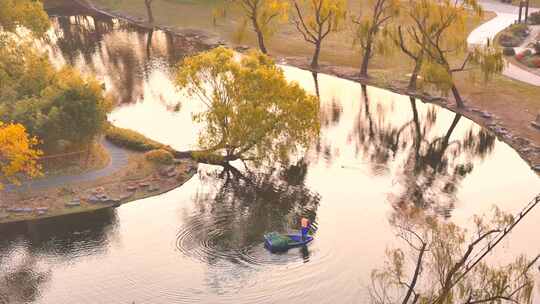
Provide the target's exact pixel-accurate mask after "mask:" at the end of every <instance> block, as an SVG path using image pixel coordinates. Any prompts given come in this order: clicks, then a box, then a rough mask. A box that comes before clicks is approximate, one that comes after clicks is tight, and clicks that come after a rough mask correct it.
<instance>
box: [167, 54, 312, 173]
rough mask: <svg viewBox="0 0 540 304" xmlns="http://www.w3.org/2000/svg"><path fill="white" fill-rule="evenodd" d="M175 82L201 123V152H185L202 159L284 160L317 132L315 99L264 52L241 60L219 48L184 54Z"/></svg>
mask: <svg viewBox="0 0 540 304" xmlns="http://www.w3.org/2000/svg"><path fill="white" fill-rule="evenodd" d="M176 84H177V86H178V87H179V88H180V89H184V90H185V91H186V92H187V93H188V94H189V95H191V96H194V97H197V98H198V100H199V101H200V102H201V103H202V105H203V106H204V110H203V111H202V112H200V113H197V114H196V115H195V116H194V119H195V120H196V121H198V122H202V123H203V124H204V128H203V130H202V131H201V133H200V134H199V146H200V148H201V149H202V151H199V152H198V153H190V154H191V155H195V157H197V158H199V159H201V160H202V161H206V162H210V163H215V164H226V163H228V162H230V161H233V160H238V159H242V160H251V161H253V162H255V163H256V164H261V163H263V162H264V161H270V162H278V161H279V162H283V163H286V162H287V161H288V157H289V155H290V154H291V153H294V152H296V151H299V149H303V148H307V147H309V146H310V145H311V143H312V141H313V140H314V139H315V138H316V136H317V135H318V132H319V115H318V113H319V103H318V101H317V98H316V97H315V96H312V95H309V94H307V93H306V92H305V91H304V90H303V89H302V88H301V87H300V86H299V84H298V83H295V82H292V83H289V82H288V81H287V80H286V79H285V75H284V73H283V71H282V70H281V69H280V68H279V67H278V66H276V65H275V63H274V62H273V61H272V59H270V58H269V57H267V56H266V55H264V54H262V53H260V52H256V51H253V52H251V53H249V54H248V55H246V56H244V57H243V58H242V59H240V60H237V59H235V58H234V52H233V51H232V50H230V49H227V48H223V47H219V48H216V49H214V50H212V51H208V52H205V53H202V54H199V55H196V56H193V57H189V58H186V59H185V60H184V61H183V63H182V64H181V65H180V66H179V69H178V71H177V75H176Z"/></svg>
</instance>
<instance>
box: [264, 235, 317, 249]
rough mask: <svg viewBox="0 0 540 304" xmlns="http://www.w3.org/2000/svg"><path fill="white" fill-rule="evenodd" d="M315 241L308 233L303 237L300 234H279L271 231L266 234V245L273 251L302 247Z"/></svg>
mask: <svg viewBox="0 0 540 304" xmlns="http://www.w3.org/2000/svg"><path fill="white" fill-rule="evenodd" d="M311 241H313V237H312V236H310V235H308V236H306V238H305V239H302V235H300V234H279V233H277V232H270V233H267V234H265V235H264V247H266V248H267V249H268V250H270V251H271V252H282V251H287V250H289V249H290V248H294V247H301V246H305V245H307V244H308V243H309V242H311Z"/></svg>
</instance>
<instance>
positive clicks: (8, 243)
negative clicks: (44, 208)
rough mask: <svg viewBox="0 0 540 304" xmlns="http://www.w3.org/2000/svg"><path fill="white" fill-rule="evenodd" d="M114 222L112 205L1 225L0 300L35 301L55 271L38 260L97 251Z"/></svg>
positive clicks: (110, 233) (112, 230) (106, 240)
mask: <svg viewBox="0 0 540 304" xmlns="http://www.w3.org/2000/svg"><path fill="white" fill-rule="evenodd" d="M116 225H117V218H116V212H115V211H114V210H111V209H106V210H101V211H97V212H93V213H88V214H83V215H70V216H65V217H62V218H57V219H44V220H41V221H32V222H24V223H15V224H4V225H0V235H2V238H1V239H0V303H29V302H33V301H35V300H36V299H37V298H38V297H39V294H40V293H41V290H42V289H43V288H44V286H43V285H44V284H46V283H47V282H48V281H49V280H50V278H51V276H52V273H53V272H54V269H50V267H48V266H45V265H44V264H43V263H41V260H42V257H43V256H52V257H54V258H55V259H56V260H60V261H62V260H65V261H67V260H71V259H73V258H76V257H81V256H90V255H95V254H100V253H102V252H104V251H105V250H107V245H108V243H109V241H110V239H111V238H112V237H113V234H114V233H115V229H116ZM2 301H4V302H2Z"/></svg>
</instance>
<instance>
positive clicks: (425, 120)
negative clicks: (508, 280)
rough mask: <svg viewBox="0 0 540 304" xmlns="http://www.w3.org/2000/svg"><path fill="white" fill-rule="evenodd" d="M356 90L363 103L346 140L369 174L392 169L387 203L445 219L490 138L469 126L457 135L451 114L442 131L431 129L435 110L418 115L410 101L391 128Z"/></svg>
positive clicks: (456, 119) (457, 120)
mask: <svg viewBox="0 0 540 304" xmlns="http://www.w3.org/2000/svg"><path fill="white" fill-rule="evenodd" d="M362 92H363V95H362V102H363V105H362V107H361V110H360V113H359V114H358V118H357V119H356V123H355V128H354V130H353V132H352V137H351V139H352V142H353V143H354V144H355V145H356V149H357V153H358V155H361V156H362V157H364V158H365V159H367V160H368V161H369V164H370V165H371V170H372V171H373V172H374V174H381V171H382V172H388V171H389V170H391V169H392V168H395V172H393V174H394V175H395V176H396V178H395V180H396V182H397V183H398V186H399V191H398V192H397V193H393V194H392V195H390V200H391V202H392V203H393V204H394V206H395V207H396V208H403V207H406V206H408V205H409V204H410V203H412V204H414V205H415V206H418V207H433V208H435V209H437V210H438V211H439V212H440V213H442V214H443V215H444V216H450V212H451V209H452V208H453V205H454V203H455V200H456V192H457V190H458V188H459V183H460V182H461V181H462V180H463V179H464V178H465V177H466V176H467V175H468V174H470V173H471V172H472V171H473V169H474V164H473V163H474V161H475V160H477V159H483V158H484V157H485V156H486V155H487V154H489V153H490V152H491V151H492V149H493V147H494V143H495V137H494V136H493V135H491V134H490V133H489V132H488V131H486V130H484V129H482V128H475V127H474V126H471V128H470V129H469V130H468V131H467V132H466V133H465V135H463V136H460V137H457V136H456V135H455V134H454V133H455V130H456V127H457V126H458V125H459V123H460V121H461V119H462V117H461V115H460V114H455V115H454V118H453V120H452V122H451V123H450V124H449V125H448V126H447V127H446V129H444V128H439V127H436V123H437V119H438V117H437V116H438V115H437V111H436V108H435V107H431V108H429V109H428V111H426V112H425V113H424V114H423V115H422V114H421V113H420V112H419V111H418V108H417V101H416V100H415V99H414V98H411V100H410V109H411V114H410V116H411V118H410V120H407V121H405V122H404V123H401V124H396V123H395V122H394V121H392V120H391V119H392V118H391V116H390V115H389V114H388V113H387V110H386V109H385V108H384V107H381V106H378V107H377V108H375V109H373V108H372V107H373V106H374V105H376V104H375V103H373V102H370V100H369V97H368V94H367V91H366V87H363V90H362Z"/></svg>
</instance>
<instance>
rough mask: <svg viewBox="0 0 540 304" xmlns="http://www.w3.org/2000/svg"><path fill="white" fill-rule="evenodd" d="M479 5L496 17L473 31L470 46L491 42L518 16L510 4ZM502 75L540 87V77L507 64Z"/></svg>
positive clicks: (484, 1) (487, 0)
mask: <svg viewBox="0 0 540 304" xmlns="http://www.w3.org/2000/svg"><path fill="white" fill-rule="evenodd" d="M480 4H482V6H483V7H484V9H485V10H486V11H492V12H494V13H495V14H497V16H496V17H495V18H493V19H491V20H489V21H488V22H486V23H484V24H482V25H480V26H479V27H477V28H476V29H474V30H473V31H472V32H471V34H470V35H469V37H467V43H469V44H470V45H474V44H477V45H478V44H479V45H483V44H486V43H487V41H488V39H490V40H493V38H495V36H496V35H497V33H499V32H500V31H502V30H503V29H505V28H506V27H508V26H509V25H511V24H512V23H514V22H515V21H516V20H517V18H518V14H519V7H517V6H513V5H510V4H505V3H502V2H498V1H494V0H481V1H480ZM537 10H538V9H536V8H531V9H529V14H530V13H532V12H535V11H537ZM503 75H505V76H507V77H510V78H512V79H516V80H519V81H523V82H526V83H528V84H532V85H535V86H540V76H539V75H536V74H534V73H531V72H529V71H527V70H524V69H522V68H520V67H518V66H516V65H513V64H511V63H508V66H507V67H506V68H505V69H504V71H503Z"/></svg>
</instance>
